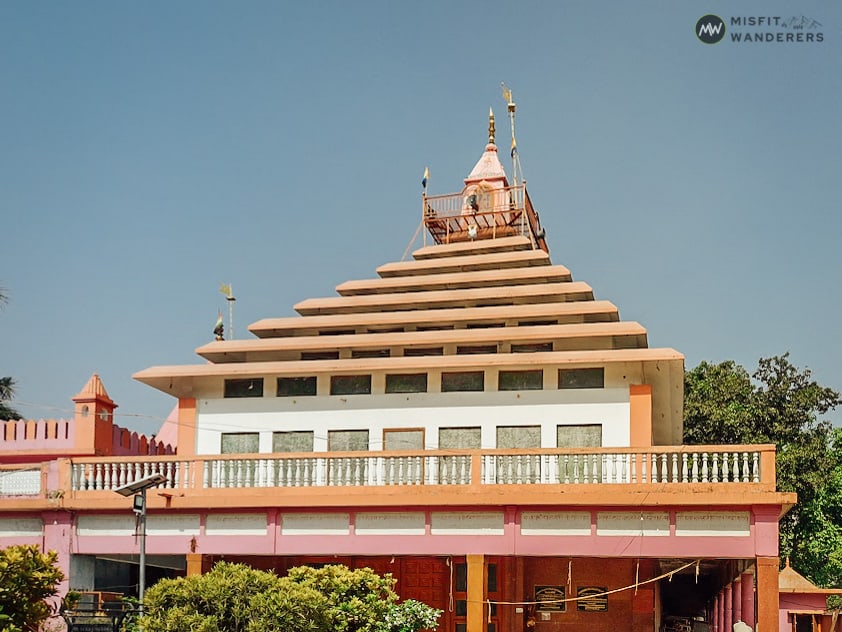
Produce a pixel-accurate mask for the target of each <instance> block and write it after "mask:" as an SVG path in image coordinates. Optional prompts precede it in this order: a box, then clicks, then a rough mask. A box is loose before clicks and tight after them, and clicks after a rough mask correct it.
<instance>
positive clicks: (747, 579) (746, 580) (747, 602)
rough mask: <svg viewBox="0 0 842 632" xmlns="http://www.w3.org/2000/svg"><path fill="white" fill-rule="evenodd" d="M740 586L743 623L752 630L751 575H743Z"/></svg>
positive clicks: (753, 621)
mask: <svg viewBox="0 0 842 632" xmlns="http://www.w3.org/2000/svg"><path fill="white" fill-rule="evenodd" d="M740 583H741V584H742V586H741V587H740V588H741V590H742V591H743V598H742V600H743V608H742V609H743V622H744V623H745V624H746V625H747V626H749V627H750V628H751V629H754V624H755V619H754V575H752V574H751V573H743V577H742V582H740Z"/></svg>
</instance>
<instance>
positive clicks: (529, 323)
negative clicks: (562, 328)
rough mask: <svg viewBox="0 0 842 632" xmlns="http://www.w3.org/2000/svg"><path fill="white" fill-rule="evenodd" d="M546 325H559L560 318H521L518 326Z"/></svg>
mask: <svg viewBox="0 0 842 632" xmlns="http://www.w3.org/2000/svg"><path fill="white" fill-rule="evenodd" d="M546 325H558V320H521V321H518V324H517V326H518V327H544V326H546Z"/></svg>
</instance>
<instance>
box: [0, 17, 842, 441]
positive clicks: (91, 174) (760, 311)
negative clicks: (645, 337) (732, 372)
mask: <svg viewBox="0 0 842 632" xmlns="http://www.w3.org/2000/svg"><path fill="white" fill-rule="evenodd" d="M735 10H738V11H739V13H734V11H735ZM706 13H713V14H717V15H719V16H721V17H722V18H723V19H725V21H726V25H728V26H727V27H726V28H727V29H728V32H727V33H726V38H725V40H724V41H722V42H720V43H719V44H714V45H707V44H703V43H701V42H700V41H698V40H697V38H696V36H695V35H694V26H695V24H696V21H697V20H698V19H699V18H700V17H701V16H702V15H704V14H706ZM737 15H739V16H780V17H782V18H789V17H792V16H798V17H800V16H806V17H809V18H811V19H814V20H817V21H818V22H819V23H820V26H818V27H816V28H815V29H813V30H812V32H814V33H818V32H821V33H822V36H823V41H822V42H820V43H819V42H801V43H798V42H793V43H786V42H780V43H779V42H751V43H736V42H733V41H731V39H730V35H731V34H732V33H733V32H737V31H747V32H752V33H755V32H759V33H766V32H773V33H777V32H785V31H784V30H783V29H780V28H772V29H770V28H765V27H745V28H739V27H735V26H730V18H731V17H733V16H737ZM0 42H2V44H0V47H2V54H0V86H2V92H3V98H2V99H0V143H2V145H0V146H2V151H0V218H2V226H3V236H4V239H3V245H2V248H0V286H2V287H4V288H5V289H6V290H7V292H8V294H9V296H10V299H11V300H10V303H9V304H8V305H7V307H6V309H5V310H4V311H3V312H0V375H11V376H13V377H14V378H15V379H16V380H17V383H18V390H17V398H16V401H15V402H14V404H15V406H16V407H17V408H18V409H19V410H20V411H21V412H22V413H23V414H24V415H25V416H26V417H29V418H41V417H45V418H47V417H61V416H70V415H71V414H72V412H71V410H72V403H71V402H70V398H71V397H72V396H73V395H74V394H75V393H76V392H78V390H79V389H80V388H81V387H82V385H83V384H84V383H85V382H86V380H87V379H88V378H89V377H90V375H91V374H92V373H94V372H97V373H99V374H100V376H101V377H102V379H103V381H104V383H105V386H106V388H107V390H108V392H109V394H110V395H111V397H112V398H113V399H114V400H115V401H116V402H117V403H118V404H119V405H120V408H119V409H118V411H117V412H118V418H117V421H118V423H120V424H121V425H124V426H128V427H130V428H133V429H137V430H140V431H144V432H154V431H155V430H156V429H157V427H158V426H159V425H160V420H161V419H162V418H163V417H165V416H166V415H167V413H168V412H169V410H170V409H171V408H172V406H173V404H174V400H172V399H171V398H169V397H168V396H166V395H164V394H162V393H159V392H157V391H154V390H152V389H150V388H149V387H146V386H144V385H142V384H139V383H137V382H134V381H133V380H132V379H131V375H132V374H133V373H134V372H136V371H138V370H141V369H144V368H146V367H149V366H153V365H162V364H187V363H194V362H199V361H201V359H200V358H198V357H197V356H195V354H194V349H195V348H196V347H198V346H200V345H202V344H204V343H206V342H209V341H210V340H211V339H212V333H211V330H212V328H213V324H214V321H215V320H216V314H217V310H219V309H225V301H224V298H223V297H222V295H221V294H220V293H219V292H218V287H219V284H220V283H221V282H227V283H231V284H233V287H234V291H235V294H236V296H237V298H238V301H237V303H236V312H235V325H234V327H235V333H236V335H237V337H245V336H247V335H248V334H247V332H246V326H247V325H248V324H249V323H252V322H254V321H256V320H259V319H261V318H266V317H275V316H286V315H292V314H293V313H294V312H293V310H292V305H293V304H295V303H296V302H298V301H300V300H302V299H304V298H308V297H316V296H329V295H332V294H333V293H334V287H335V286H336V285H338V284H339V283H341V282H343V281H345V280H348V279H355V278H369V277H371V276H373V275H374V268H375V267H377V266H378V265H380V264H382V263H386V262H388V261H396V260H399V259H400V258H401V256H402V255H403V253H404V251H405V250H406V248H407V246H408V244H409V242H410V240H411V238H412V236H413V234H414V232H415V229H416V227H417V225H418V223H419V220H420V179H421V175H422V173H423V170H424V167H425V165H429V168H430V174H431V180H430V183H429V192H430V193H431V194H438V193H449V192H455V191H458V190H459V188H460V187H461V182H462V178H464V177H465V176H466V175H467V174H468V172H469V171H470V169H471V167H472V166H473V164H474V163H475V162H476V160H477V159H478V158H479V156H480V154H481V152H482V150H483V147H484V144H485V139H486V136H485V134H486V125H487V112H488V108H489V106H492V107H493V108H494V109H495V112H496V113H497V120H498V136H499V137H500V138H505V137H506V135H507V125H506V117H505V103H504V102H503V99H502V96H501V93H500V82H501V81H505V82H506V84H507V85H508V86H509V87H511V89H512V90H513V92H514V97H515V100H516V101H517V103H518V115H517V116H518V119H517V125H518V134H517V136H518V147H519V149H520V156H521V163H522V165H523V169H524V174H525V176H526V179H527V182H528V188H529V191H530V195H531V198H532V200H533V202H534V203H535V205H536V206H537V208H538V209H539V212H540V214H541V218H542V221H543V223H544V225H545V226H546V228H547V233H548V241H549V245H550V253H551V256H552V259H553V261H554V263H559V264H562V265H566V266H567V267H569V268H570V269H571V271H572V273H573V277H574V279H575V280H581V281H585V282H587V283H590V284H591V285H592V286H593V288H594V293H595V296H596V297H597V298H601V299H607V300H611V301H613V302H614V303H615V304H616V305H617V306H618V307H619V308H620V314H621V317H622V318H624V319H626V320H636V321H639V322H640V323H642V324H643V325H644V326H646V327H647V328H648V330H649V342H650V346H658V347H660V346H663V347H674V348H676V349H678V350H680V351H682V352H683V353H685V354H686V356H687V366H688V367H692V366H695V365H696V364H698V363H699V362H700V361H702V360H709V361H717V362H718V361H721V360H725V359H734V360H736V361H738V362H740V363H742V364H744V365H746V366H747V367H749V368H751V367H754V366H755V365H756V362H757V359H758V358H760V357H762V356H771V355H775V354H780V353H784V352H786V351H790V352H791V354H792V355H791V359H792V361H793V362H794V363H795V364H796V365H798V366H801V367H804V366H806V367H809V368H810V369H811V370H812V371H813V374H814V377H815V378H817V379H818V380H819V381H820V382H822V383H823V384H825V385H828V386H832V387H834V388H836V389H837V390H838V389H842V363H840V361H839V360H840V350H842V345H841V344H840V342H839V337H838V335H837V328H838V325H839V313H840V308H842V292H840V280H839V278H840V272H842V254H840V253H842V249H840V247H839V241H840V238H842V219H840V216H841V215H842V213H841V212H840V210H841V209H840V208H839V202H840V200H842V177H840V176H842V173H840V165H842V116H840V102H842V73H840V72H839V66H840V62H841V61H842V4H840V3H829V2H810V1H802V2H793V1H790V2H775V1H763V2H761V1H760V0H749V1H746V2H741V3H738V4H735V3H733V2H724V1H718V0H714V1H710V2H708V3H707V4H704V3H702V4H700V3H698V2H694V3H687V2H684V3H666V2H652V1H650V0H644V1H642V2H636V3H608V2H585V1H576V2H572V1H570V2H568V1H565V2H496V1H488V2H437V1H431V2H424V3H400V2H388V1H385V0H384V1H382V2H367V1H364V0H361V1H359V2H340V1H336V2H334V1H324V2H312V3H292V2H279V1H276V2H257V1H251V2H242V3H234V2H213V1H203V2H196V1H190V0H185V1H183V2H162V1H149V2H143V3H137V2H132V3H130V2H110V1H109V2H105V1H101V2H93V1H90V2H74V3H66V2H38V3H33V2H6V3H2V4H0ZM500 144H501V146H502V147H503V148H504V149H506V148H507V146H506V142H505V141H501V142H500ZM502 153H503V154H504V155H505V153H506V152H502ZM833 419H834V420H835V421H836V422H837V423H838V422H840V421H842V416H840V413H838V412H837V413H836V414H835V416H834V417H833Z"/></svg>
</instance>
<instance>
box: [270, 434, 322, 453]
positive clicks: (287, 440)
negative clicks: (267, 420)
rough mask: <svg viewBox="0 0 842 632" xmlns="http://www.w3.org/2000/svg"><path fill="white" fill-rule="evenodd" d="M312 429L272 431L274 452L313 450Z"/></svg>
mask: <svg viewBox="0 0 842 632" xmlns="http://www.w3.org/2000/svg"><path fill="white" fill-rule="evenodd" d="M312 451H313V433H312V432H311V431H303V430H302V431H290V432H273V433H272V452H312Z"/></svg>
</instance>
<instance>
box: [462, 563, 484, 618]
mask: <svg viewBox="0 0 842 632" xmlns="http://www.w3.org/2000/svg"><path fill="white" fill-rule="evenodd" d="M465 561H466V562H467V564H468V594H467V597H468V617H467V619H468V621H467V628H468V629H467V632H484V630H485V627H484V626H485V616H484V611H485V557H484V556H483V555H467V556H465Z"/></svg>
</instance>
